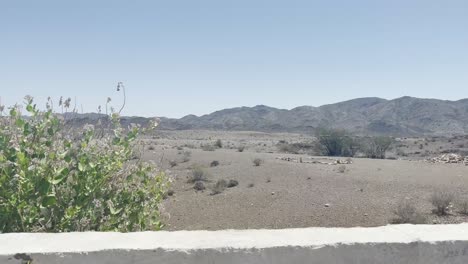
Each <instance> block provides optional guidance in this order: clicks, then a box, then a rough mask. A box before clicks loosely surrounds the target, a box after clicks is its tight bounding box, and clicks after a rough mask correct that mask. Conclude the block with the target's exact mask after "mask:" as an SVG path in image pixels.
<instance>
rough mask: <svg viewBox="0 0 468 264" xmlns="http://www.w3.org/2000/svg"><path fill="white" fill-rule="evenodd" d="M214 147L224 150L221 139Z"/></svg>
mask: <svg viewBox="0 0 468 264" xmlns="http://www.w3.org/2000/svg"><path fill="white" fill-rule="evenodd" d="M214 145H215V147H217V148H223V141H222V140H221V139H218V140H216V142H215V144H214Z"/></svg>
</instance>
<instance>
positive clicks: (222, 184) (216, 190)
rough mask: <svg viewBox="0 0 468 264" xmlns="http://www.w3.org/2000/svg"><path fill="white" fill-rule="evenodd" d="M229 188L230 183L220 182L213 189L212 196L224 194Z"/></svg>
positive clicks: (222, 180)
mask: <svg viewBox="0 0 468 264" xmlns="http://www.w3.org/2000/svg"><path fill="white" fill-rule="evenodd" d="M227 186H228V182H227V181H226V180H224V179H221V180H218V181H217V182H216V183H215V184H214V185H213V187H212V188H211V195H216V194H220V193H222V192H223V191H224V190H225V189H226V187H227Z"/></svg>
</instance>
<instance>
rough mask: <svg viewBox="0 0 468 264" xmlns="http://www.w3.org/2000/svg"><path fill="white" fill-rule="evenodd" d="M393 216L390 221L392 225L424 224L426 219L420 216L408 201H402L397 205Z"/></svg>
mask: <svg viewBox="0 0 468 264" xmlns="http://www.w3.org/2000/svg"><path fill="white" fill-rule="evenodd" d="M394 214H395V215H396V217H395V218H394V219H393V220H392V223H393V224H414V225H417V224H425V223H426V222H427V220H426V217H425V216H424V215H422V214H421V213H420V212H418V210H417V209H416V207H415V206H414V205H412V204H411V203H410V202H409V201H404V202H401V203H400V204H398V207H397V208H396V209H395V211H394Z"/></svg>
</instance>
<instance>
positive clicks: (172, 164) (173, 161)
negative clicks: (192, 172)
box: [169, 160, 177, 168]
mask: <svg viewBox="0 0 468 264" xmlns="http://www.w3.org/2000/svg"><path fill="white" fill-rule="evenodd" d="M169 166H171V168H174V167H175V166H177V161H175V160H171V161H169Z"/></svg>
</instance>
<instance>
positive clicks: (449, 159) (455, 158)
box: [427, 153, 468, 165]
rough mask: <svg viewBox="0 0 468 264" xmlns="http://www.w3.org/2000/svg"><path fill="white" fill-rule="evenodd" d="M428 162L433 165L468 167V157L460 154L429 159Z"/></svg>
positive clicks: (449, 154)
mask: <svg viewBox="0 0 468 264" xmlns="http://www.w3.org/2000/svg"><path fill="white" fill-rule="evenodd" d="M427 161H428V162H431V163H453V164H465V165H468V156H466V157H464V156H462V155H459V154H455V153H448V154H443V155H440V156H438V157H435V158H431V159H428V160H427Z"/></svg>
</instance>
